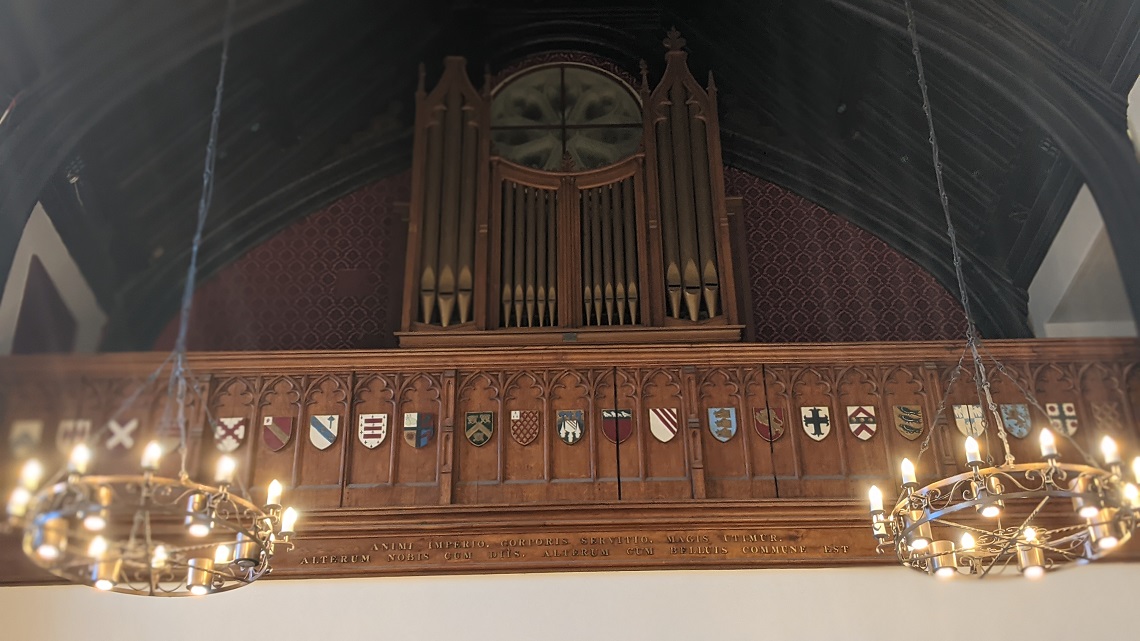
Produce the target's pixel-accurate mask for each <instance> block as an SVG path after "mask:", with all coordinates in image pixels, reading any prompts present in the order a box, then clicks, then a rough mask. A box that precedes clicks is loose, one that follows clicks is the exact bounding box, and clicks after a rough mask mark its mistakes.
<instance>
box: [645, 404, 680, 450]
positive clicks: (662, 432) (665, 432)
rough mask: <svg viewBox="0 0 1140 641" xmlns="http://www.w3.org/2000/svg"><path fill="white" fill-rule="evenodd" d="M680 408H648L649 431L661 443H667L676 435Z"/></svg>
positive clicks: (678, 426)
mask: <svg viewBox="0 0 1140 641" xmlns="http://www.w3.org/2000/svg"><path fill="white" fill-rule="evenodd" d="M679 414H680V410H678V409H677V408H676V407H651V408H649V433H650V434H652V435H653V438H656V439H657V440H658V441H661V442H662V443H668V442H669V441H671V440H673V437H674V436H676V435H677V430H678V429H679V428H680V421H679V420H678V419H677V417H678V415H679Z"/></svg>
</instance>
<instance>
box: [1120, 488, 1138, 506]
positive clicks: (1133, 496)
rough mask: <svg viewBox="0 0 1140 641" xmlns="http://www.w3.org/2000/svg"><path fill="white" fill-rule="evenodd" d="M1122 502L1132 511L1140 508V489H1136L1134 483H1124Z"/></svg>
mask: <svg viewBox="0 0 1140 641" xmlns="http://www.w3.org/2000/svg"><path fill="white" fill-rule="evenodd" d="M1124 500H1125V501H1127V502H1128V505H1129V506H1131V507H1132V509H1136V508H1140V488H1137V487H1136V485H1135V484H1134V483H1125V484H1124Z"/></svg>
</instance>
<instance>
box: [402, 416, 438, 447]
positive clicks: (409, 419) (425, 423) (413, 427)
mask: <svg viewBox="0 0 1140 641" xmlns="http://www.w3.org/2000/svg"><path fill="white" fill-rule="evenodd" d="M433 436H435V417H434V416H433V415H431V414H427V413H423V412H405V413H404V441H405V442H407V444H408V445H411V446H412V447H414V448H416V449H419V448H421V447H424V446H426V445H427V444H428V443H430V442H431V439H432V437H433Z"/></svg>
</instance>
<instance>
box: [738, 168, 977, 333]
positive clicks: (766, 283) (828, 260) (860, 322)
mask: <svg viewBox="0 0 1140 641" xmlns="http://www.w3.org/2000/svg"><path fill="white" fill-rule="evenodd" d="M725 183H726V185H725V187H726V190H727V193H728V194H729V195H732V196H741V197H743V198H744V212H745V215H744V221H745V228H746V230H747V234H748V238H747V241H746V247H747V251H748V256H747V263H748V274H749V276H750V279H751V290H752V307H753V310H754V311H753V320H754V322H755V325H756V327H755V330H756V332H755V336H756V340H757V341H761V342H770V343H793V342H853V341H908V340H936V339H953V338H960V337H964V336H965V331H966V330H965V328H966V319H965V315H963V313H962V307H961V305H960V304H959V303H958V301H957V299H956V297H955V296H954V295H952V294H951V293H950V292H948V291H947V290H946V289H945V288H944V287H942V286H941V285H940V284H939V283H938V281H936V280H935V279H934V277H933V276H931V275H930V273H929V272H927V271H926V270H924V269H922V268H921V267H919V266H918V265H916V264H914V263H912V262H911V261H910V260H909V259H907V258H906V257H904V256H903V255H902V254H900V253H898V252H897V251H895V250H894V249H891V247H889V246H888V245H887V244H886V243H885V242H883V241H882V240H880V239H879V238H878V237H876V236H874V235H872V234H870V233H868V232H866V231H864V230H862V229H860V228H859V227H856V226H855V225H853V224H851V223H849V222H847V221H846V220H844V219H843V218H840V217H839V216H837V215H835V214H833V213H831V212H829V211H827V210H826V209H824V208H823V207H820V206H819V205H816V204H815V203H812V202H810V201H808V200H807V199H805V198H802V197H800V196H798V195H796V194H794V193H792V192H790V191H788V190H787V189H784V188H783V187H780V186H779V185H775V184H772V183H770V182H767V181H764V180H761V179H760V178H757V177H755V176H753V175H751V174H748V173H745V172H743V171H740V170H736V169H732V168H726V169H725Z"/></svg>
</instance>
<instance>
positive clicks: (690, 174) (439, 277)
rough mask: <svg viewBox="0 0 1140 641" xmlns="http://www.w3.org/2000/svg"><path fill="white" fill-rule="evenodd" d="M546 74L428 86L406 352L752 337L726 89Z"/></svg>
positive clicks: (681, 76)
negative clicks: (744, 300) (728, 152)
mask: <svg viewBox="0 0 1140 641" xmlns="http://www.w3.org/2000/svg"><path fill="white" fill-rule="evenodd" d="M664 44H665V46H666V48H667V50H668V51H667V53H666V55H665V60H666V68H665V71H664V73H663V74H662V77H661V80H660V82H659V83H658V84H657V86H656V87H653V88H651V87H650V82H649V78H648V75H649V74H648V70H647V67H646V65H645V64H644V63H642V74H641V75H642V81H641V86H640V87H639V88H638V89H636V90H635V89H633V88H632V87H630V86H629V85H628V84H627V83H625V82H623V81H622V80H620V79H618V78H617V77H615V76H613V75H612V74H609V73H607V72H605V71H603V70H601V69H597V68H594V67H589V66H586V65H580V64H561V65H560V64H554V65H550V64H547V65H540V66H537V67H535V68H531V69H525V70H523V71H521V72H519V73H517V74H515V75H513V76H511V77H509V78H507V79H506V80H504V81H503V82H501V83H500V84H499V85H498V86H496V87H493V88H492V87H491V82H490V78H489V76H488V77H487V78H486V79H485V82H484V87H483V89H482V90H481V91H480V90H476V89H475V87H474V85H473V84H472V83H471V80H470V78H469V77H468V75H467V71H466V61H465V60H464V59H463V58H460V57H449V58H447V59H446V60H445V61H444V70H443V74H442V76H441V78H440V80H439V82H438V84H437V85H436V86H435V88H433V89H432V90H431V91H430V93H429V92H428V91H427V90H426V88H425V74H424V72H423V70H422V68H421V73H420V86H419V89H418V90H417V93H416V123H415V143H414V150H413V158H412V163H413V166H412V172H413V178H412V201H411V204H410V220H409V226H408V252H407V265H406V267H407V271H406V274H405V282H404V306H403V318H402V326H401V332H400V333H399V336H400V344H401V345H402V346H432V345H438V346H454V345H493V344H494V345H509V344H528V343H531V344H533V343H555V342H563V341H573V342H603V343H605V342H611V343H612V342H670V341H673V342H692V341H695V340H702V341H736V340H739V339H740V334H741V326H740V318H739V317H738V311H737V309H738V305H737V300H736V288H735V286H734V280H733V263H732V261H733V258H732V252H731V246H730V237H731V236H730V229H729V218H728V212H727V207H726V202H725V195H724V178H723V165H722V162H721V152H720V139H719V136H720V130H719V125H718V122H717V108H716V89H715V86H714V85H713V84H712V79H711V75H710V79H709V84H708V87H707V88H703V87H701V86H700V84H699V83H697V81H696V79H695V78H694V77H693V75H692V73H691V72H690V70H689V68H688V63H687V60H686V53H685V52H684V51H683V49H682V47H683V46H684V40H683V39H682V38H681V37H680V35H679V34H677V33H676V32H675V31H673V32H670V34H669V36H668V37H667V38H666V39H665V41H664Z"/></svg>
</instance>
